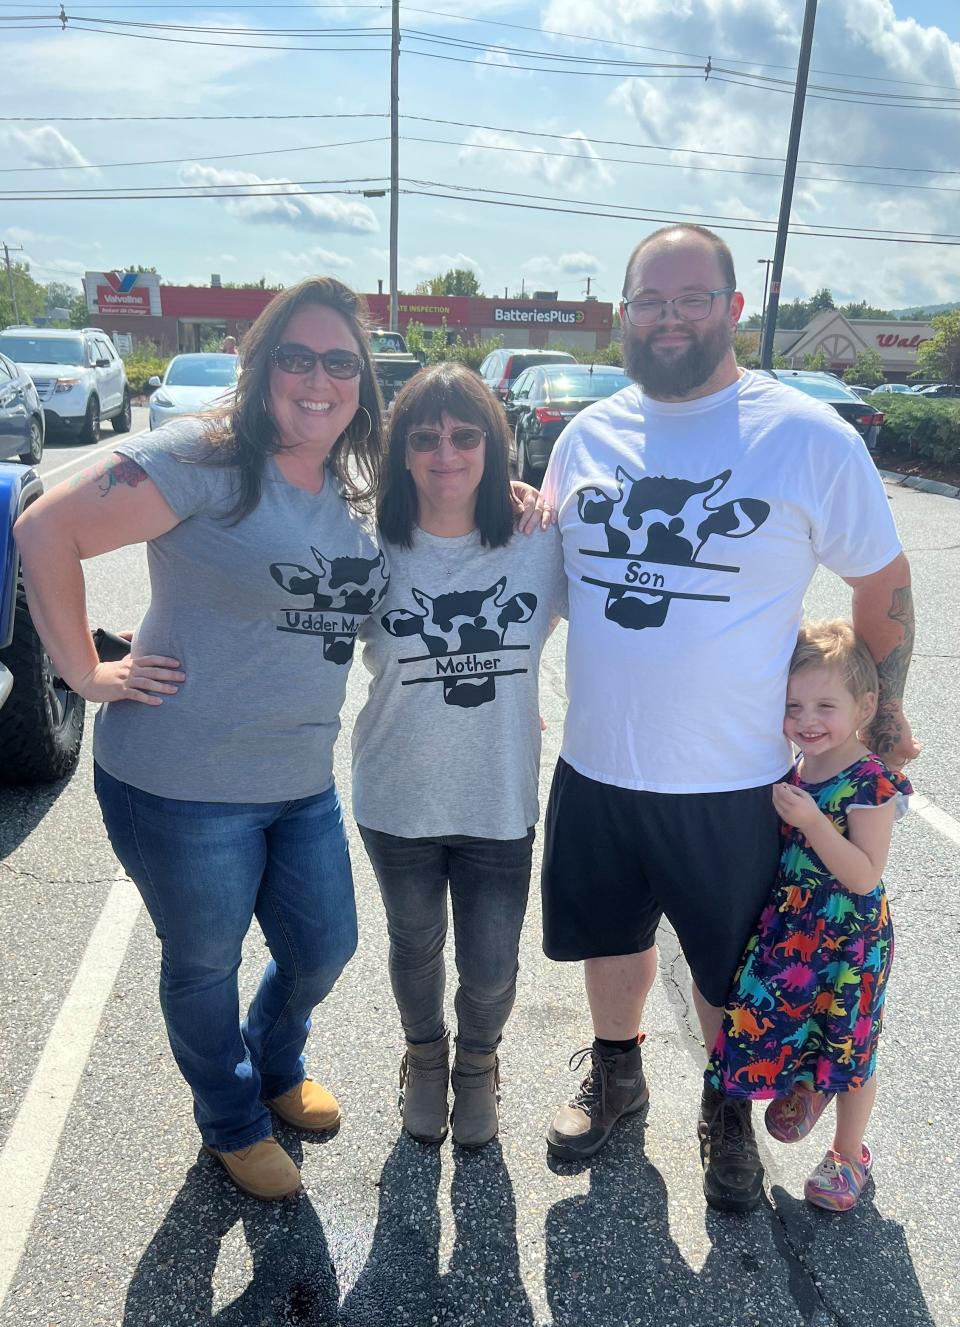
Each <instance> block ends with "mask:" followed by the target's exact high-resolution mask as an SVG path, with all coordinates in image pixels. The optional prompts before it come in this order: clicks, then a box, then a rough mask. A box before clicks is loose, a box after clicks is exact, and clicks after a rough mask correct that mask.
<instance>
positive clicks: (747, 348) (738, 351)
mask: <svg viewBox="0 0 960 1327" xmlns="http://www.w3.org/2000/svg"><path fill="white" fill-rule="evenodd" d="M733 353H734V354H735V355H736V357H737V363H738V364H740V365H742V366H743V368H745V369H756V368H759V366H760V336H759V334H758V333H757V332H755V331H753V330H752V329H749V328H748V329H747V330H745V331H738V332H737V333H736V335H735V336H734V338H733Z"/></svg>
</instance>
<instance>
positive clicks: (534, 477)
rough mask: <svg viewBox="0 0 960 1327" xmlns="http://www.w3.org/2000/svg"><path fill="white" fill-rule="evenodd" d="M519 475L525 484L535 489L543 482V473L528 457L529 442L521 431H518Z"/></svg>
mask: <svg viewBox="0 0 960 1327" xmlns="http://www.w3.org/2000/svg"><path fill="white" fill-rule="evenodd" d="M517 474H518V475H519V476H520V479H521V480H522V481H523V483H524V484H532V485H533V486H534V488H539V487H540V485H541V483H542V482H543V471H542V470H541V469H540V467H539V466H538V465H534V464H533V462H532V461H531V460H530V457H529V456H528V455H527V442H526V439H525V438H524V436H523V433H522V432H521V430H520V429H517Z"/></svg>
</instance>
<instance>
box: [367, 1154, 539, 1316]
mask: <svg viewBox="0 0 960 1327" xmlns="http://www.w3.org/2000/svg"><path fill="white" fill-rule="evenodd" d="M452 1155H453V1181H452V1184H451V1189H450V1204H451V1208H452V1210H453V1224H454V1245H453V1252H452V1254H451V1257H450V1266H449V1268H448V1270H447V1271H446V1273H445V1274H444V1275H443V1276H442V1277H441V1275H440V1214H439V1209H438V1206H437V1192H438V1189H439V1186H440V1171H441V1163H440V1149H439V1148H438V1147H423V1146H421V1145H420V1144H419V1143H416V1142H414V1141H413V1140H412V1139H410V1138H408V1137H407V1136H406V1135H401V1137H400V1138H398V1139H397V1142H396V1143H395V1144H394V1146H393V1150H392V1151H391V1153H390V1156H389V1157H388V1158H387V1162H386V1165H385V1166H384V1168H383V1173H382V1175H381V1177H380V1211H379V1214H378V1217H377V1227H376V1230H375V1232H374V1236H373V1244H372V1246H371V1249H370V1254H369V1256H368V1258H367V1261H366V1265H365V1266H364V1268H363V1271H362V1272H361V1273H360V1276H359V1277H358V1278H357V1281H356V1284H355V1285H354V1287H353V1289H352V1290H351V1291H350V1292H349V1293H348V1294H347V1296H346V1298H345V1300H344V1302H343V1307H342V1308H341V1310H340V1322H341V1324H343V1327H348V1325H349V1327H387V1325H388V1324H389V1327H397V1325H399V1324H409V1327H428V1325H429V1324H430V1323H444V1324H449V1327H454V1325H455V1324H458V1323H463V1324H466V1323H469V1324H470V1327H533V1324H534V1316H533V1311H532V1309H531V1307H530V1302H529V1300H528V1299H527V1294H526V1291H525V1290H524V1288H523V1282H522V1280H521V1277H520V1254H519V1251H518V1249H517V1209H516V1204H515V1202H514V1197H513V1186H512V1184H511V1182H510V1176H509V1174H508V1172H507V1168H506V1166H505V1165H504V1161H503V1153H502V1151H501V1149H500V1144H499V1142H496V1141H494V1142H492V1143H488V1144H487V1145H486V1147H483V1148H480V1149H478V1150H477V1151H468V1150H467V1149H465V1148H460V1147H454V1148H453V1149H452Z"/></svg>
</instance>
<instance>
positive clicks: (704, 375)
mask: <svg viewBox="0 0 960 1327" xmlns="http://www.w3.org/2000/svg"><path fill="white" fill-rule="evenodd" d="M689 335H690V344H689V345H688V346H687V348H686V349H685V350H683V351H681V352H680V353H679V354H676V355H674V356H673V357H672V358H669V359H663V358H661V357H660V355H658V354H657V352H656V351H655V350H654V348H653V341H654V338H651V337H648V338H641V337H639V336H635V335H631V334H630V333H627V335H626V336H625V337H624V338H623V366H624V368H625V369H626V371H627V373H628V374H629V375H630V377H631V378H632V379H633V380H634V382H638V383H639V384H640V386H641V387H642V388H643V390H644V391H645V392H646V393H647V394H648V395H649V396H653V397H655V398H659V399H663V400H682V399H683V398H684V397H685V396H689V395H690V393H691V392H694V391H696V389H697V388H698V387H702V386H703V384H704V383H705V382H706V381H707V380H708V379H709V378H710V376H711V374H712V373H713V372H714V370H715V369H716V367H717V365H718V364H719V363H720V361H721V360H722V359H723V357H724V355H726V354H727V352H728V351H729V349H730V347H731V345H732V344H733V334H732V333H731V331H730V328H729V327H727V325H726V324H725V323H720V324H719V326H717V327H715V328H714V329H713V330H712V331H711V332H708V333H707V334H706V335H705V336H703V337H699V336H697V334H696V332H691V333H689Z"/></svg>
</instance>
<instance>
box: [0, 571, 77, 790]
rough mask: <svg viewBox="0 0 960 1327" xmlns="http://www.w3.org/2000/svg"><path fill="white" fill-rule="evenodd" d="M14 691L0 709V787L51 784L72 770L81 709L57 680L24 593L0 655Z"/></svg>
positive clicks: (74, 694)
mask: <svg viewBox="0 0 960 1327" xmlns="http://www.w3.org/2000/svg"><path fill="white" fill-rule="evenodd" d="M0 663H3V664H5V665H6V666H7V668H9V669H10V671H11V673H13V690H12V691H11V693H10V695H9V697H8V698H7V703H6V704H5V705H4V706H3V708H2V709H0V782H2V783H16V784H24V783H26V784H30V783H54V782H55V781H56V780H57V779H63V778H66V777H67V775H68V774H72V773H73V771H74V770H75V769H76V766H77V761H78V760H79V759H80V743H81V742H82V740H83V720H84V710H85V708H86V706H85V704H84V701H83V699H82V697H80V696H78V695H77V694H76V692H74V691H68V690H67V688H66V687H65V686H64V684H63V683H62V682H61V681H60V679H59V678H58V677H57V676H56V673H55V670H54V667H53V664H52V663H51V661H50V658H49V656H48V655H47V654H46V652H45V651H44V648H43V645H42V644H41V643H40V637H39V636H38V635H37V633H36V631H35V629H34V626H33V622H32V621H31V618H30V611H29V609H28V608H27V601H26V598H25V596H24V593H23V590H22V589H19V590H18V591H17V605H16V616H15V621H14V630H13V642H12V644H11V645H10V646H9V647H8V648H7V649H5V650H0Z"/></svg>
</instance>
